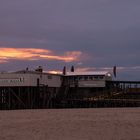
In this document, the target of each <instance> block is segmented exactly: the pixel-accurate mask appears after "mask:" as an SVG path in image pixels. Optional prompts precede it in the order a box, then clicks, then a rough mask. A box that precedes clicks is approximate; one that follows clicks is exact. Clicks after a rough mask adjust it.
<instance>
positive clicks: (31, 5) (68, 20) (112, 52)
mask: <svg viewBox="0 0 140 140" xmlns="http://www.w3.org/2000/svg"><path fill="white" fill-rule="evenodd" d="M139 13H140V1H139V0H133V1H132V0H117V1H114V0H94V1H93V0H59V1H58V0H23V1H22V0H12V1H10V0H1V1H0V47H14V48H43V49H49V50H52V51H55V53H57V54H58V55H59V54H61V53H63V52H66V51H82V52H83V53H84V54H86V55H88V56H89V57H88V59H87V57H85V55H84V57H85V58H84V59H82V60H81V62H82V63H81V66H82V67H93V66H94V67H105V66H109V67H111V66H113V65H118V66H138V65H139V64H140V63H139V60H140V56H139V53H140V47H139V45H140V40H139V36H140V15H139ZM13 63H14V65H15V67H14V69H16V68H22V67H23V65H22V66H20V64H21V62H20V63H19V62H18V61H16V60H14V61H11V63H10V62H8V63H5V64H1V66H0V67H1V68H2V67H4V68H5V69H7V70H10V69H11V67H10V65H11V64H13ZM22 63H24V65H25V66H26V65H31V66H33V67H34V66H35V65H37V64H38V63H41V64H42V65H45V66H46V63H48V64H49V69H61V68H60V67H62V66H63V65H65V64H66V65H68V66H69V65H71V64H76V62H73V63H72V62H70V63H65V62H57V63H56V62H54V61H47V60H45V61H44V60H40V61H28V62H27V61H22ZM17 65H18V66H17ZM138 71H139V70H138ZM125 72H126V73H128V74H126V73H125ZM138 73H139V72H136V73H135V74H134V73H133V71H129V72H128V71H123V72H122V74H120V75H121V77H123V74H124V75H126V77H129V78H130V79H132V78H133V79H135V78H138V76H137V74H138ZM131 74H132V76H131ZM128 75H129V76H128ZM138 75H139V74H138ZM134 77H135V78H134ZM139 79H140V76H139Z"/></svg>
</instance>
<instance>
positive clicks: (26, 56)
mask: <svg viewBox="0 0 140 140" xmlns="http://www.w3.org/2000/svg"><path fill="white" fill-rule="evenodd" d="M81 54H82V53H81V52H80V51H72V52H66V53H64V54H63V55H57V54H55V53H54V52H52V51H50V50H47V49H35V48H4V47H3V48H1V49H0V63H3V62H8V61H9V60H11V59H15V60H40V59H47V60H60V61H65V62H71V61H77V60H78V59H79V57H80V56H81Z"/></svg>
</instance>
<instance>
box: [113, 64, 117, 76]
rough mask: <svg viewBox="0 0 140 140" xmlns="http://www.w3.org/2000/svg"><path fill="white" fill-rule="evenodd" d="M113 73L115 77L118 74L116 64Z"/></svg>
mask: <svg viewBox="0 0 140 140" xmlns="http://www.w3.org/2000/svg"><path fill="white" fill-rule="evenodd" d="M113 74H114V77H115V78H116V76H117V67H116V66H114V67H113Z"/></svg>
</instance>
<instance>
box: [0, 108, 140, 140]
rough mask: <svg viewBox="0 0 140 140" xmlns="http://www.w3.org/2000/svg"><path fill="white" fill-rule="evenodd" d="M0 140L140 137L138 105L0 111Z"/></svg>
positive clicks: (139, 139)
mask: <svg viewBox="0 0 140 140" xmlns="http://www.w3.org/2000/svg"><path fill="white" fill-rule="evenodd" d="M0 140H140V108H106V109H103V108H102V109H94V108H93V109H59V110H56V109H53V110H50V109H48V110H47V109H46V110H14V111H0Z"/></svg>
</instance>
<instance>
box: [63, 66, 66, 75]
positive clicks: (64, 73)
mask: <svg viewBox="0 0 140 140" xmlns="http://www.w3.org/2000/svg"><path fill="white" fill-rule="evenodd" d="M63 75H66V66H64V68H63Z"/></svg>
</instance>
